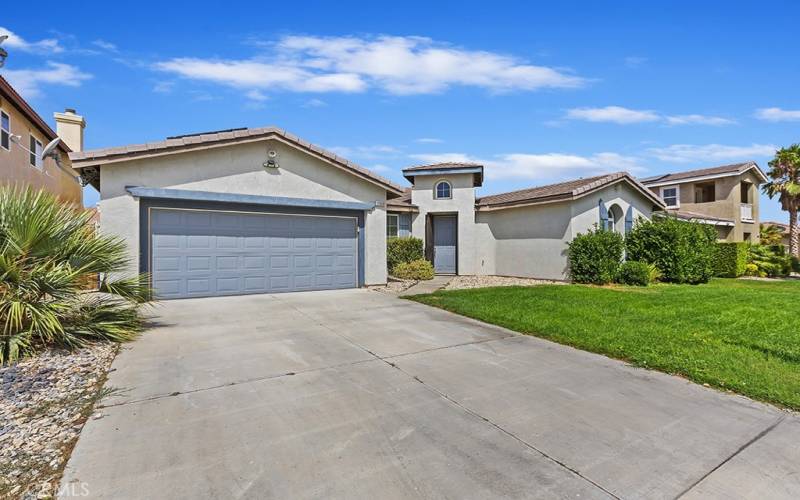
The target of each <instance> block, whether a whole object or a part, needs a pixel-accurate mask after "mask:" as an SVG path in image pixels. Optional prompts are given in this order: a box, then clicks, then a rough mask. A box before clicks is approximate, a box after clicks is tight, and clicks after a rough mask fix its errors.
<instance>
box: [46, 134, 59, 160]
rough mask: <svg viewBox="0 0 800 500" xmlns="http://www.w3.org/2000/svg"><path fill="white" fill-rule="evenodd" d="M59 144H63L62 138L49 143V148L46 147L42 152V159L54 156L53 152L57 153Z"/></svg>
mask: <svg viewBox="0 0 800 500" xmlns="http://www.w3.org/2000/svg"><path fill="white" fill-rule="evenodd" d="M59 144H61V138H60V137H56V138H55V139H53V140H52V141H50V142H48V143H47V146H45V147H44V149H43V150H42V158H47V157H48V156H50V155H52V154H53V151H55V149H56V148H57V147H58V145H59Z"/></svg>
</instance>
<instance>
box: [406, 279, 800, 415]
mask: <svg viewBox="0 0 800 500" xmlns="http://www.w3.org/2000/svg"><path fill="white" fill-rule="evenodd" d="M408 298H410V299H411V300H415V301H417V302H421V303H423V304H428V305H431V306H436V307H439V308H442V309H446V310H448V311H452V312H455V313H458V314H462V315H464V316H469V317H471V318H475V319H479V320H482V321H485V322H487V323H493V324H496V325H500V326H503V327H506V328H509V329H511V330H515V331H518V332H521V333H525V334H529V335H535V336H537V337H542V338H545V339H549V340H553V341H555V342H559V343H562V344H567V345H571V346H574V347H577V348H579V349H583V350H586V351H592V352H596V353H600V354H605V355H607V356H611V357H614V358H618V359H623V360H626V361H628V362H630V363H632V364H634V365H637V366H642V367H646V368H653V369H657V370H661V371H664V372H667V373H673V374H679V375H682V376H685V377H687V378H689V379H691V380H694V381H695V382H699V383H703V384H709V385H711V386H714V387H718V388H721V389H726V390H732V391H735V392H738V393H740V394H744V395H746V396H749V397H752V398H754V399H760V400H762V401H768V402H771V403H777V404H779V405H783V406H785V407H787V408H791V409H794V410H800V309H798V304H800V281H785V282H763V281H747V280H728V279H717V280H713V281H712V282H711V283H708V284H706V285H669V284H660V285H654V286H650V287H647V288H636V287H624V286H615V287H593V286H582V285H570V286H564V285H545V286H536V287H502V288H482V289H474V290H454V291H439V292H436V293H433V294H430V295H416V296H412V297H408Z"/></svg>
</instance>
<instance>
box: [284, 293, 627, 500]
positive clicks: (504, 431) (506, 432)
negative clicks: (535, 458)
mask: <svg viewBox="0 0 800 500" xmlns="http://www.w3.org/2000/svg"><path fill="white" fill-rule="evenodd" d="M284 303H286V305H287V306H289V307H291V308H293V309H294V310H295V311H297V312H298V313H300V314H302V315H303V316H305V317H307V318H309V319H311V320H312V321H313V322H314V323H316V324H317V325H319V326H321V327H322V328H325V329H327V330H328V331H330V332H332V333H333V334H334V335H336V336H338V337H340V338H342V339H344V340H345V341H347V342H349V343H351V344H352V345H354V346H356V347H358V348H359V349H362V350H364V351H365V352H367V353H369V354H370V355H372V356H374V357H375V359H376V360H380V361H382V362H384V363H386V364H387V365H389V366H390V367H392V368H394V369H396V370H398V371H399V372H400V373H402V374H403V375H406V376H407V377H409V378H411V379H413V380H414V381H416V382H418V383H420V384H422V386H423V387H425V388H426V389H427V390H429V391H431V392H433V393H434V394H437V395H438V396H439V397H441V398H443V399H445V400H446V401H448V402H449V403H450V404H452V405H454V406H455V407H456V408H459V409H460V410H461V411H464V412H465V413H467V414H469V415H471V416H472V417H475V418H478V419H480V420H483V421H484V422H486V423H487V424H489V425H490V426H492V427H494V428H495V429H497V430H498V431H500V432H501V433H502V434H504V435H506V436H508V437H510V438H512V439H514V440H515V441H517V442H518V443H520V444H522V445H523V446H525V447H526V448H528V449H530V450H531V451H533V452H535V453H537V454H539V455H541V456H542V457H544V458H545V459H546V460H549V461H551V462H553V463H554V464H556V465H558V466H559V467H561V468H563V469H566V470H568V471H569V472H570V473H572V474H574V475H575V476H577V477H578V478H580V479H582V480H584V481H586V482H587V483H589V484H591V485H592V486H594V487H595V488H597V489H599V490H601V491H603V492H604V493H606V494H607V495H609V496H611V497H612V498H616V499H618V500H619V499H620V497H619V496H617V495H615V494H614V493H612V492H611V491H609V490H607V489H606V488H604V487H603V486H602V485H600V484H598V483H597V482H595V481H593V480H592V479H590V478H589V477H587V476H585V475H583V474H582V473H581V472H580V471H578V470H577V469H575V468H573V467H570V466H569V465H567V464H566V463H564V462H562V461H560V460H558V459H557V458H555V457H552V456H550V455H548V454H547V453H545V452H544V451H542V450H540V449H539V448H537V447H535V446H534V445H532V444H531V443H529V442H527V441H525V440H524V439H522V438H521V437H519V436H517V435H516V434H514V433H513V432H511V431H509V430H507V429H505V428H504V427H502V426H501V425H499V424H497V423H496V422H493V421H492V420H491V419H489V418H488V417H485V416H483V415H481V414H480V413H478V412H476V411H475V410H472V409H471V408H468V407H466V406H464V405H463V404H461V403H460V402H458V401H456V400H455V399H453V398H452V397H450V396H449V395H447V394H445V393H444V392H442V391H440V390H439V389H437V388H436V387H433V386H432V385H430V384H428V383H426V382H425V381H424V380H422V379H421V378H419V377H418V376H416V375H412V374H411V373H409V372H407V371H405V370H403V369H402V368H400V367H399V366H397V364H396V363H393V362H392V361H390V359H392V358H396V357H400V356H405V355H408V354H402V355H395V356H386V357H381V356H379V355H377V354H375V353H374V352H372V351H371V350H369V349H367V348H366V347H365V346H363V345H361V344H359V343H358V342H355V341H354V340H352V339H350V338H348V337H346V336H344V335H342V334H340V333H339V332H337V331H336V330H334V329H333V328H330V327H329V326H327V325H325V324H323V323H321V322H320V321H318V320H317V319H316V318H314V317H313V316H311V315H310V314H307V313H306V312H305V311H303V310H301V309H299V308H297V307H295V306H294V305H292V304H289V303H288V302H284ZM510 336H513V335H510ZM505 338H508V337H505ZM491 340H502V339H486V340H481V341H476V342H466V343H462V344H459V345H454V346H444V347H437V348H433V349H429V350H439V349H447V348H450V347H459V346H464V345H470V344H478V343H483V342H489V341H491ZM420 352H426V351H420ZM409 354H410V353H409Z"/></svg>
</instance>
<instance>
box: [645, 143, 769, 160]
mask: <svg viewBox="0 0 800 500" xmlns="http://www.w3.org/2000/svg"><path fill="white" fill-rule="evenodd" d="M776 150H777V147H775V146H774V145H772V144H751V145H749V146H727V145H724V144H704V145H694V144H673V145H671V146H667V147H663V148H650V149H648V150H647V153H648V154H649V155H651V156H654V157H655V158H658V159H659V160H662V161H669V162H675V163H692V162H704V163H714V162H717V161H745V160H750V159H752V158H755V157H764V156H772V155H774V154H775V151H776Z"/></svg>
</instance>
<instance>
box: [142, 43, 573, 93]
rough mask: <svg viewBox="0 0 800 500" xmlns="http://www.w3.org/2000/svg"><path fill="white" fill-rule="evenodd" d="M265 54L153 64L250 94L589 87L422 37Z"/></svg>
mask: <svg viewBox="0 0 800 500" xmlns="http://www.w3.org/2000/svg"><path fill="white" fill-rule="evenodd" d="M254 45H256V46H260V47H268V48H269V49H270V52H269V53H268V54H266V55H263V56H260V57H255V58H251V59H242V60H224V59H217V60H207V59H200V58H192V57H184V58H176V59H171V60H168V61H162V62H159V63H157V64H156V65H155V68H156V69H158V70H161V71H167V72H172V73H175V74H178V75H181V76H183V77H185V78H190V79H194V80H201V81H210V82H214V83H218V84H222V85H228V86H232V87H238V88H249V89H263V90H271V89H280V90H288V91H293V92H364V91H366V90H368V89H370V88H377V89H380V90H384V91H387V92H389V93H392V94H399V95H405V94H429V93H436V92H442V91H445V90H447V89H448V88H450V87H452V86H472V87H480V88H485V89H488V90H491V91H495V92H502V91H512V90H537V89H542V88H576V87H581V86H583V85H585V84H586V83H587V81H586V80H585V79H583V78H580V77H577V76H574V75H571V74H569V73H567V72H565V71H564V70H561V69H556V68H550V67H546V66H536V65H532V64H528V63H527V62H525V61H523V60H520V59H518V58H516V57H513V56H508V55H503V54H498V53H493V52H486V51H472V50H466V49H462V48H458V47H454V46H451V45H446V44H442V43H437V42H435V41H433V40H431V39H429V38H422V37H390V36H379V37H370V38H357V37H331V38H324V37H313V36H287V37H283V38H281V39H279V40H278V41H277V42H276V43H274V44H263V43H260V44H254Z"/></svg>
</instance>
